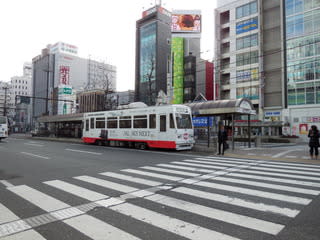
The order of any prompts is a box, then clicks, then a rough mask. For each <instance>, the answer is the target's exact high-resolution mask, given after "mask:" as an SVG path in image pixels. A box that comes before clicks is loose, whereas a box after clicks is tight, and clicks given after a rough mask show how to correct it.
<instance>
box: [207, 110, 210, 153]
mask: <svg viewBox="0 0 320 240" xmlns="http://www.w3.org/2000/svg"><path fill="white" fill-rule="evenodd" d="M207 128H208V148H209V147H210V124H209V116H208V117H207Z"/></svg>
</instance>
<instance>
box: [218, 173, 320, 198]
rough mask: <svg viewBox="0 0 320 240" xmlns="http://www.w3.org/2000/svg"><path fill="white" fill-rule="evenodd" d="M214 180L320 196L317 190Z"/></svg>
mask: <svg viewBox="0 0 320 240" xmlns="http://www.w3.org/2000/svg"><path fill="white" fill-rule="evenodd" d="M214 180H218V181H224V182H230V183H240V184H245V185H249V186H256V187H264V188H270V189H277V190H281V191H287V192H295V193H301V194H310V195H315V196H317V195H319V193H320V191H315V190H311V189H305V188H298V187H289V186H284V185H278V184H270V183H262V182H256V181H248V180H242V179H238V178H227V177H216V178H214Z"/></svg>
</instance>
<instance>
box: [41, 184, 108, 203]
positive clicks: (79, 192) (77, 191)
mask: <svg viewBox="0 0 320 240" xmlns="http://www.w3.org/2000/svg"><path fill="white" fill-rule="evenodd" d="M44 183H45V184H48V185H49V186H52V187H55V188H58V189H60V190H63V191H65V192H68V193H71V194H73V195H76V196H81V197H82V198H84V199H87V200H89V201H96V200H100V199H104V198H108V197H109V196H106V195H104V194H101V193H98V192H95V191H91V190H89V189H86V188H83V187H79V186H76V185H74V184H70V183H67V182H64V181H61V180H53V181H47V182H44Z"/></svg>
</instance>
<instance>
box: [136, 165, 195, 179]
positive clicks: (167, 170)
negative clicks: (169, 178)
mask: <svg viewBox="0 0 320 240" xmlns="http://www.w3.org/2000/svg"><path fill="white" fill-rule="evenodd" d="M140 168H143V169H147V170H153V171H158V172H165V173H172V174H177V175H184V176H191V177H196V176H199V175H200V174H198V173H190V172H183V171H176V170H170V169H165V168H158V167H149V166H144V167H140Z"/></svg>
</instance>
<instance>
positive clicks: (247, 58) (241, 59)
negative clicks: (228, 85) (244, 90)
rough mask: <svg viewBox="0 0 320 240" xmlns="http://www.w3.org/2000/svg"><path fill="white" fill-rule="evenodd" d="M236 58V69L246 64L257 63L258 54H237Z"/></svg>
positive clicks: (255, 52) (256, 52)
mask: <svg viewBox="0 0 320 240" xmlns="http://www.w3.org/2000/svg"><path fill="white" fill-rule="evenodd" d="M236 58H237V60H236V61H237V63H236V64H237V67H238V66H243V65H248V64H254V63H258V60H259V52H258V51H253V52H245V53H240V54H237V57H236Z"/></svg>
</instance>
